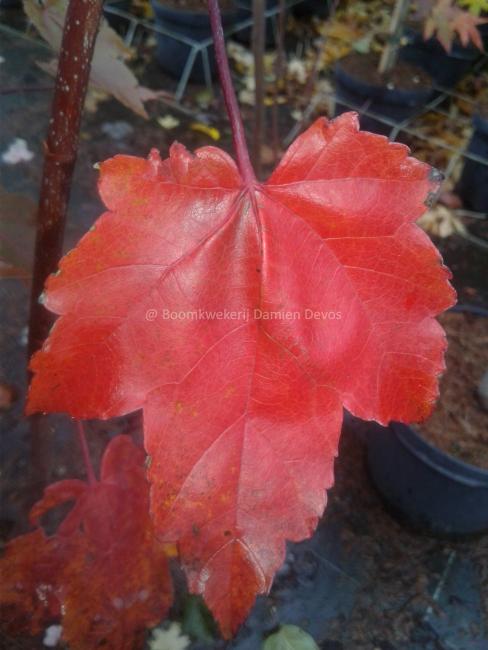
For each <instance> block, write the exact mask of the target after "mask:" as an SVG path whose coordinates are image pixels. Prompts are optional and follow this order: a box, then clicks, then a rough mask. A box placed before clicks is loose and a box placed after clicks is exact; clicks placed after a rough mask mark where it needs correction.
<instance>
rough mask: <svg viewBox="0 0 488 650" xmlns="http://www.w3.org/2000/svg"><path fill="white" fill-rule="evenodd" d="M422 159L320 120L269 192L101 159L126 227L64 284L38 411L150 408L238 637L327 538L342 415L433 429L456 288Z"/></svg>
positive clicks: (56, 291) (150, 421)
mask: <svg viewBox="0 0 488 650" xmlns="http://www.w3.org/2000/svg"><path fill="white" fill-rule="evenodd" d="M436 187H437V182H436V180H435V178H433V175H432V174H431V169H430V168H429V167H428V166H427V165H425V164H423V163H420V162H417V161H415V160H414V159H412V158H409V157H408V149H407V148H406V147H405V146H403V145H401V144H391V143H389V142H388V140H387V139H386V138H384V137H382V136H378V135H373V134H371V133H365V132H358V122H357V118H356V116H355V115H354V114H352V113H349V114H345V115H343V116H341V117H339V118H337V119H336V120H334V121H332V122H327V120H325V119H319V120H317V121H316V122H315V124H314V125H313V126H312V127H310V128H309V129H308V131H306V133H304V134H303V135H302V136H300V137H299V138H298V139H297V140H296V141H295V143H294V144H293V145H292V146H291V147H290V148H289V150H288V151H287V153H286V154H285V156H284V158H283V160H282V161H281V163H280V165H279V166H278V168H277V169H276V170H275V172H274V173H273V174H272V176H271V178H270V179H269V180H268V181H267V182H266V183H264V184H260V183H257V182H245V181H243V179H242V178H241V176H240V174H239V172H238V170H237V168H236V165H235V164H234V162H233V161H232V159H231V158H230V157H229V156H228V155H227V154H225V153H224V152H222V151H220V150H219V149H216V148H213V147H205V148H203V149H199V150H197V151H196V153H195V155H191V154H190V153H189V152H188V151H187V150H186V149H185V148H184V147H183V146H181V145H179V144H174V145H173V146H172V148H171V151H170V157H169V158H168V159H167V160H165V161H164V162H161V160H160V158H159V156H158V154H157V152H155V151H153V152H151V154H150V156H149V158H148V160H143V159H140V158H134V157H130V156H116V157H115V158H112V159H111V160H108V161H107V162H105V163H103V164H102V165H101V179H100V193H101V196H102V199H103V201H104V202H105V204H106V206H107V208H108V210H109V211H108V212H107V213H105V214H104V215H103V216H102V217H101V218H100V219H99V220H98V222H97V223H96V225H95V228H94V229H93V230H92V232H90V233H88V234H87V235H86V236H85V237H84V238H83V239H82V240H81V242H80V243H79V245H78V246H77V247H76V248H75V249H74V250H73V251H72V252H71V253H70V254H69V255H68V256H66V257H65V258H64V259H63V260H62V262H61V264H60V270H59V273H58V274H57V275H56V276H55V277H51V278H50V280H49V282H48V284H47V292H46V296H45V304H46V306H47V307H48V308H49V309H50V310H52V311H54V312H56V313H57V314H60V315H61V318H60V319H59V320H58V322H57V324H56V326H55V328H54V331H52V333H51V335H50V336H49V339H48V340H47V342H46V344H45V346H44V348H43V349H42V351H40V352H39V353H38V354H37V355H36V356H35V357H34V358H33V360H32V364H31V368H32V370H33V372H34V373H35V377H34V380H33V383H32V387H31V391H30V395H29V405H28V410H29V412H31V413H32V412H34V411H37V410H43V411H67V412H68V413H70V414H71V415H73V416H76V417H85V418H88V417H99V418H108V417H111V416H115V415H120V414H123V413H128V412H130V411H134V410H135V409H140V408H142V409H143V412H144V428H145V446H146V450H147V452H148V454H149V455H150V456H151V460H152V462H151V466H150V471H149V478H150V481H151V485H152V488H151V490H152V491H151V508H152V513H153V516H154V519H155V523H156V526H157V529H158V531H159V532H160V534H161V535H163V536H164V538H165V539H166V540H168V541H177V542H178V544H179V550H180V554H181V559H182V562H183V566H184V568H185V570H186V573H187V576H188V580H189V585H190V589H191V590H192V591H193V592H196V593H201V594H203V596H204V598H205V600H206V602H207V604H208V605H209V607H210V609H211V610H212V611H213V613H214V615H215V616H216V617H217V619H218V621H219V623H220V626H221V629H222V632H223V634H224V635H226V636H228V635H230V634H231V632H232V631H234V630H235V629H236V628H237V627H238V625H239V624H240V623H241V622H242V620H243V619H244V617H245V615H246V613H247V612H248V610H249V608H250V607H251V605H252V603H253V602H254V599H255V596H256V594H257V593H261V592H266V591H267V590H268V589H269V588H270V585H271V582H272V579H273V575H274V573H275V571H276V569H277V568H278V567H279V566H280V564H281V563H282V561H283V556H284V549H285V540H286V539H288V540H293V541H298V540H301V539H304V538H306V537H308V536H309V535H310V534H311V533H312V531H313V530H314V528H315V526H316V524H317V520H318V518H319V517H320V516H321V514H322V512H323V510H324V507H325V503H326V492H325V491H326V489H327V488H329V487H330V486H331V485H332V482H333V464H334V457H335V456H336V454H337V446H338V438H339V432H340V428H341V422H342V409H343V407H346V408H347V409H349V411H351V412H352V413H353V414H355V415H357V416H359V417H362V418H365V419H374V420H377V421H379V422H383V423H386V422H389V421H390V420H392V419H394V420H400V421H415V420H421V419H423V418H425V417H426V416H427V415H428V414H429V413H430V411H431V409H432V407H433V404H434V402H435V399H436V396H437V390H438V389H437V376H438V374H439V373H440V372H441V371H442V370H443V368H444V365H443V353H444V349H445V346H446V342H445V336H444V333H443V331H442V329H441V327H440V326H439V325H438V323H437V322H436V321H435V320H434V318H433V317H434V316H435V315H436V314H438V313H439V312H442V311H443V310H444V309H446V308H447V307H449V306H450V305H451V304H452V303H453V301H454V293H453V290H452V289H451V287H450V285H449V283H448V277H449V273H448V271H447V270H446V269H445V267H443V266H442V263H441V259H440V256H439V254H438V253H437V251H436V249H435V248H434V246H433V245H432V243H431V242H430V240H429V239H428V237H427V236H426V235H425V234H424V233H423V232H422V231H421V230H420V229H419V228H418V227H417V226H416V225H414V224H413V223H412V222H413V221H415V220H416V219H417V218H418V217H420V215H421V214H422V213H423V212H424V210H425V207H424V201H425V200H426V198H427V196H428V194H429V192H432V191H433V190H435V188H436Z"/></svg>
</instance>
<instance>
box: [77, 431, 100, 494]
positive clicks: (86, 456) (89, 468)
mask: <svg viewBox="0 0 488 650" xmlns="http://www.w3.org/2000/svg"><path fill="white" fill-rule="evenodd" d="M76 428H77V430H78V440H79V442H80V447H81V453H82V454H83V462H84V463H85V468H86V475H87V477H88V484H89V485H95V483H96V482H97V479H96V476H95V472H94V470H93V465H92V462H91V458H90V451H89V449H88V444H87V442H86V435H85V429H84V427H83V423H82V421H81V420H76Z"/></svg>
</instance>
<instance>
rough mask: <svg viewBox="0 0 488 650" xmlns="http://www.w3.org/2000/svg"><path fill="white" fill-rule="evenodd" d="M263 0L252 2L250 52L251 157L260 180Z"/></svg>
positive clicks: (262, 97) (262, 117)
mask: <svg viewBox="0 0 488 650" xmlns="http://www.w3.org/2000/svg"><path fill="white" fill-rule="evenodd" d="M264 7H265V5H264V0H253V3H252V13H253V21H254V22H253V29H252V50H253V54H254V84H255V109H256V110H255V114H254V131H253V140H252V154H253V155H252V157H253V163H254V169H255V170H256V176H257V177H258V179H260V178H261V170H262V164H261V145H262V142H263V137H264V36H265V33H264V29H265V20H264Z"/></svg>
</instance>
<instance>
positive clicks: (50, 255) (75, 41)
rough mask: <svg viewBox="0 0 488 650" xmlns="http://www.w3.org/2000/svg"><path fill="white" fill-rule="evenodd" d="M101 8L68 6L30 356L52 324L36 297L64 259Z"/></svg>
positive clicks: (89, 1) (87, 1)
mask: <svg viewBox="0 0 488 650" xmlns="http://www.w3.org/2000/svg"><path fill="white" fill-rule="evenodd" d="M102 6H103V0H70V3H69V5H68V9H67V12H66V20H65V24H64V31H63V40H62V43H61V51H60V54H59V63H58V72H57V76H56V84H55V88H54V97H53V103H52V108H51V120H50V126H49V131H48V135H47V138H46V142H45V155H44V168H43V173H42V182H41V192H40V198H39V207H38V212H37V233H36V244H35V252H34V269H33V278H32V291H31V307H30V318H29V344H28V352H29V356H30V355H31V354H33V353H34V352H35V351H36V350H38V349H39V348H40V346H41V345H42V343H43V341H44V339H45V338H46V336H47V334H48V332H49V329H50V327H51V324H52V320H53V318H52V315H51V314H50V313H49V312H48V311H47V310H46V309H44V307H43V306H42V305H41V304H39V297H40V295H41V293H42V290H43V288H44V283H45V281H46V279H47V277H48V276H49V275H50V274H51V273H53V272H54V271H55V270H56V267H57V264H58V261H59V258H60V257H61V253H62V246H63V238H64V227H65V222H66V213H67V209H68V200H69V195H70V189H71V180H72V177H73V171H74V166H75V162H76V154H77V150H78V139H79V131H80V123H81V115H82V112H83V104H84V101H85V95H86V90H87V86H88V79H89V76H90V66H91V60H92V56H93V49H94V47H95V40H96V36H97V31H98V25H99V22H100V16H101V11H102Z"/></svg>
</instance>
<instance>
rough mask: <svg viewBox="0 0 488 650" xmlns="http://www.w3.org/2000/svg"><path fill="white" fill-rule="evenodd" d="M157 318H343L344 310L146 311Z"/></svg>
mask: <svg viewBox="0 0 488 650" xmlns="http://www.w3.org/2000/svg"><path fill="white" fill-rule="evenodd" d="M157 318H161V319H163V320H240V321H251V320H265V321H270V320H285V321H290V320H341V318H342V312H340V311H333V310H331V311H327V310H317V309H309V308H307V309H303V310H287V309H277V310H266V309H259V308H257V307H256V308H254V309H241V310H232V309H221V310H209V309H191V310H188V311H185V310H179V311H177V310H171V309H161V310H160V311H158V310H157V309H148V310H147V311H146V320H148V321H154V320H156V319H157Z"/></svg>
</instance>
